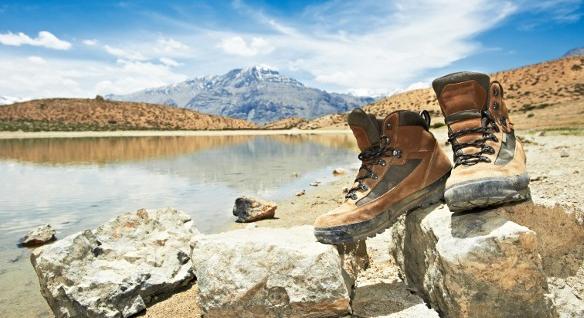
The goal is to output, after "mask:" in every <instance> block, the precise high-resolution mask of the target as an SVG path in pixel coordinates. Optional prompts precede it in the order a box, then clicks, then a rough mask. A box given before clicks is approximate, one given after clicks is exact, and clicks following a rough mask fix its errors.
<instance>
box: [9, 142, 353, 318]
mask: <svg viewBox="0 0 584 318" xmlns="http://www.w3.org/2000/svg"><path fill="white" fill-rule="evenodd" d="M355 149H356V148H355V144H354V142H353V141H352V138H351V137H350V136H348V135H301V136H297V135H294V136H287V135H280V136H255V137H254V136H213V137H137V138H133V137H125V138H84V139H37V140H35V139H26V140H0V180H1V181H2V182H0V305H1V306H0V317H14V316H22V315H24V316H46V314H47V313H48V307H47V305H46V304H45V303H44V300H43V299H42V297H41V296H40V293H39V290H38V283H37V281H36V277H35V274H34V272H33V270H32V267H31V266H30V264H29V261H28V255H26V254H27V253H28V252H26V251H25V250H24V251H25V252H24V254H23V250H19V249H17V248H16V242H17V240H18V238H19V237H20V236H21V235H22V234H24V233H25V232H26V231H27V230H29V229H30V228H32V227H34V226H36V225H39V224H43V223H50V224H52V225H53V226H54V227H56V228H57V230H58V237H59V238H63V237H64V236H66V235H69V234H71V233H74V232H77V231H79V230H82V229H86V228H93V227H96V226H97V225H99V224H101V223H103V222H104V221H106V220H108V219H110V218H112V217H114V216H115V215H117V214H119V213H122V212H126V211H132V210H136V209H139V208H142V207H148V208H158V207H176V208H179V209H181V210H183V211H185V212H187V213H189V214H190V215H191V216H192V217H193V219H194V220H195V224H196V225H197V227H198V228H199V229H200V230H201V231H202V232H207V233H209V232H217V231H220V230H223V229H225V228H226V227H227V226H228V225H229V224H231V222H233V218H232V215H231V208H232V204H233V201H234V199H235V198H236V197H237V196H239V195H241V194H251V195H259V196H262V197H265V198H267V199H273V200H277V199H280V198H284V197H289V196H292V195H293V194H294V193H295V192H297V191H299V190H301V189H303V188H307V185H308V183H310V182H311V181H314V180H316V179H320V180H324V181H326V179H327V178H331V179H332V178H333V177H332V175H331V170H332V169H333V168H336V167H348V166H351V165H354V164H355V163H356V151H355ZM293 173H297V174H299V175H300V177H295V176H293Z"/></svg>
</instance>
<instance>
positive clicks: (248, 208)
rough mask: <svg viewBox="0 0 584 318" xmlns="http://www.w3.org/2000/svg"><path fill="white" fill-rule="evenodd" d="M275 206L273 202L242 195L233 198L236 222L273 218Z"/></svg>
mask: <svg viewBox="0 0 584 318" xmlns="http://www.w3.org/2000/svg"><path fill="white" fill-rule="evenodd" d="M277 208H278V205H277V204H276V203H274V202H268V201H264V200H261V199H258V198H253V197H246V196H243V197H239V198H237V199H235V205H234V206H233V215H235V216H236V217H237V220H235V221H236V222H239V223H247V222H254V221H259V220H263V219H271V218H273V217H274V215H275V214H276V209H277Z"/></svg>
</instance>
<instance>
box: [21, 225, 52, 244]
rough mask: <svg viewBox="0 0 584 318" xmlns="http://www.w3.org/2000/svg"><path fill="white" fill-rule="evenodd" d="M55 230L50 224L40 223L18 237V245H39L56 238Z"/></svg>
mask: <svg viewBox="0 0 584 318" xmlns="http://www.w3.org/2000/svg"><path fill="white" fill-rule="evenodd" d="M56 233H57V232H56V231H55V229H53V227H52V226H51V225H50V224H46V225H42V226H39V227H37V228H36V229H34V230H32V231H30V232H28V233H26V235H25V236H23V237H22V238H21V239H20V243H19V245H20V246H39V245H43V244H45V243H48V242H52V241H54V240H56V239H57V238H56V237H55V234H56Z"/></svg>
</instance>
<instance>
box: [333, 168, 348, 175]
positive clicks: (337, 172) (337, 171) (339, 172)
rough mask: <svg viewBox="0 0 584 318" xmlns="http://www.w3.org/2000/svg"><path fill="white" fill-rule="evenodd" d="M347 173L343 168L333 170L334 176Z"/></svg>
mask: <svg viewBox="0 0 584 318" xmlns="http://www.w3.org/2000/svg"><path fill="white" fill-rule="evenodd" d="M346 173H347V171H346V170H345V169H343V168H336V169H335V170H333V175H334V176H341V175H344V174H346Z"/></svg>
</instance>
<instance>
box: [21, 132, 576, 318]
mask: <svg viewBox="0 0 584 318" xmlns="http://www.w3.org/2000/svg"><path fill="white" fill-rule="evenodd" d="M527 138H528V139H527V140H529V142H527V143H526V144H527V145H526V148H527V150H528V160H529V162H528V169H529V173H530V175H531V176H532V194H533V202H526V203H521V204H516V205H512V206H504V207H500V208H497V209H492V210H486V211H482V212H479V213H467V214H453V213H451V212H450V211H448V209H447V208H446V207H445V206H442V205H436V206H433V207H430V208H427V209H420V210H417V211H414V212H412V213H410V214H409V215H408V216H407V217H402V218H401V220H400V221H399V222H398V224H396V225H395V226H394V227H392V228H391V229H390V230H388V231H386V232H384V233H382V234H380V235H378V236H377V237H375V238H373V239H369V240H368V241H367V243H366V245H365V244H364V243H361V244H359V245H356V246H341V247H339V248H336V247H333V246H328V245H321V244H318V243H316V242H314V239H313V237H312V233H311V228H310V226H306V225H310V224H311V223H312V221H313V220H314V218H316V216H318V215H319V214H321V213H324V212H325V211H326V210H328V209H329V208H332V207H334V206H336V204H338V200H340V199H341V188H342V187H343V186H345V185H347V183H349V182H350V181H351V179H352V176H351V174H352V173H351V172H348V173H347V174H346V175H340V176H338V177H337V178H336V179H335V180H334V181H333V182H331V183H328V184H322V185H319V186H318V187H310V186H309V185H307V187H306V192H305V195H303V196H300V197H293V198H291V199H289V200H288V201H285V202H278V209H277V212H276V218H274V219H267V220H262V221H259V222H256V223H252V224H241V223H238V224H234V226H233V228H234V230H233V231H228V232H224V233H219V234H213V235H202V234H200V233H198V231H197V230H196V226H197V224H196V220H191V219H190V218H189V217H188V216H186V215H185V214H183V213H181V212H180V211H176V210H173V209H165V210H140V211H137V212H131V213H128V214H124V215H122V216H120V217H118V218H115V219H113V220H111V221H110V222H108V223H106V224H104V225H102V226H101V227H99V228H97V229H96V230H92V231H84V232H80V233H78V234H74V235H72V236H69V237H66V238H64V239H62V240H59V241H57V242H55V243H53V244H50V245H47V246H44V247H40V248H37V249H36V250H35V251H34V252H33V255H32V257H31V260H32V263H33V266H34V267H35V270H36V271H37V274H38V276H39V280H40V282H41V289H42V291H43V295H44V296H45V298H47V300H48V302H49V304H50V305H51V307H52V308H53V311H54V312H55V314H56V315H57V316H59V317H75V316H80V315H82V316H89V317H93V316H95V317H98V316H100V317H103V316H105V317H127V316H131V315H135V314H140V315H143V316H145V317H169V316H172V317H193V316H199V315H200V314H204V315H205V316H206V317H216V316H226V317H254V316H271V317H282V316H283V317H294V316H307V317H319V316H345V315H351V314H352V315H353V316H356V317H438V316H439V315H442V316H445V317H519V316H530V317H581V316H583V315H584V283H583V282H584V212H583V211H582V209H581V204H582V203H583V202H584V200H583V199H582V195H583V194H582V193H581V191H580V190H579V189H581V188H582V186H584V184H583V181H582V180H581V178H579V174H580V173H581V169H582V168H583V167H584V164H583V161H582V160H583V159H581V158H579V155H578V154H581V153H582V151H584V149H583V148H584V145H583V143H582V142H581V141H582V137H576V136H568V137H564V136H529V137H527ZM553 147H561V149H560V148H553ZM546 149H547V151H546ZM551 150H558V151H551ZM559 150H563V151H565V152H566V153H567V156H565V155H564V154H563V153H560V152H561V151H559ZM556 152H557V154H556ZM556 155H557V158H555V157H554V158H553V159H554V160H553V162H554V163H550V158H549V157H550V156H556ZM567 158H570V159H567ZM568 160H570V161H568ZM556 161H557V162H556ZM558 193H561V194H558ZM226 213H227V212H226ZM276 228H279V229H276ZM281 228H285V229H281ZM365 252H366V253H365ZM120 282H122V283H121V284H120ZM173 294H174V295H173ZM144 309H145V311H144Z"/></svg>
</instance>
